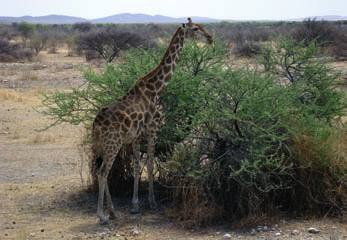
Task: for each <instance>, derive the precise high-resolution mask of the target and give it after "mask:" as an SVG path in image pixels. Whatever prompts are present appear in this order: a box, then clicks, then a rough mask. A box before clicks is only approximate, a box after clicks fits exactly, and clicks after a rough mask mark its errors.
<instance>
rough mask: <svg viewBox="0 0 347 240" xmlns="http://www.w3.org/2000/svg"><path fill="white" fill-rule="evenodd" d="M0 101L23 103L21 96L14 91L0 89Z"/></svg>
mask: <svg viewBox="0 0 347 240" xmlns="http://www.w3.org/2000/svg"><path fill="white" fill-rule="evenodd" d="M0 101H14V102H23V96H22V95H21V93H19V92H17V91H14V90H9V89H1V90H0Z"/></svg>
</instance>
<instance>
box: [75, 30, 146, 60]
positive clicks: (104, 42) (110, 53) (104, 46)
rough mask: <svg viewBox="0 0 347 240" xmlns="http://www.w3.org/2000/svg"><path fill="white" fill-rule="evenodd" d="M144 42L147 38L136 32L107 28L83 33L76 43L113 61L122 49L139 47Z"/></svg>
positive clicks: (84, 49) (87, 50) (86, 50)
mask: <svg viewBox="0 0 347 240" xmlns="http://www.w3.org/2000/svg"><path fill="white" fill-rule="evenodd" d="M144 42H145V40H144V39H143V38H141V37H140V35H138V34H136V33H130V32H118V31H115V30H112V29H107V30H99V31H92V32H89V33H86V34H82V35H81V36H80V37H78V38H77V40H76V45H77V47H78V48H79V49H82V50H83V51H85V52H90V51H93V52H97V53H98V54H99V55H100V56H101V57H102V58H104V59H105V60H106V61H107V62H112V61H113V59H114V58H116V57H117V56H118V55H119V53H120V51H122V50H127V49H129V48H130V47H137V46H139V45H142V44H143V43H144Z"/></svg>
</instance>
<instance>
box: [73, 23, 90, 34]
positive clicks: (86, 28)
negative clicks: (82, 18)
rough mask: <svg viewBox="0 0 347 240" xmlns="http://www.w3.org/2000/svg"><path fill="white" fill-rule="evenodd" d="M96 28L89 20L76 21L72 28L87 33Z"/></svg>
mask: <svg viewBox="0 0 347 240" xmlns="http://www.w3.org/2000/svg"><path fill="white" fill-rule="evenodd" d="M94 29H95V25H94V24H92V23H89V22H82V23H75V24H73V25H72V30H74V31H78V32H82V33H86V32H90V31H92V30H94Z"/></svg>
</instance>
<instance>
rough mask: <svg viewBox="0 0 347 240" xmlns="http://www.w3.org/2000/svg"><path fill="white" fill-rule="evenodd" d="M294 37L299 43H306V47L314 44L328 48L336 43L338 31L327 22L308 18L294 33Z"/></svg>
mask: <svg viewBox="0 0 347 240" xmlns="http://www.w3.org/2000/svg"><path fill="white" fill-rule="evenodd" d="M292 35H293V38H294V39H295V40H296V41H297V42H301V41H304V43H305V45H306V46H308V45H310V44H311V43H312V42H315V43H316V44H320V45H323V46H324V45H325V46H326V45H329V44H331V43H332V42H334V40H335V38H336V31H335V29H334V28H333V27H332V26H331V25H330V24H329V23H328V22H327V21H323V20H321V21H318V20H317V19H315V18H313V19H311V18H308V19H305V20H304V21H303V22H302V24H301V25H299V27H298V28H296V29H295V30H294V31H293V34H292Z"/></svg>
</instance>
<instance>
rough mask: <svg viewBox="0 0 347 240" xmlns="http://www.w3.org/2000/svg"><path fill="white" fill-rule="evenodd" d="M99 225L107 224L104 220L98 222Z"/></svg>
mask: <svg viewBox="0 0 347 240" xmlns="http://www.w3.org/2000/svg"><path fill="white" fill-rule="evenodd" d="M99 224H100V225H107V224H108V222H107V221H106V220H100V222H99Z"/></svg>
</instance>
